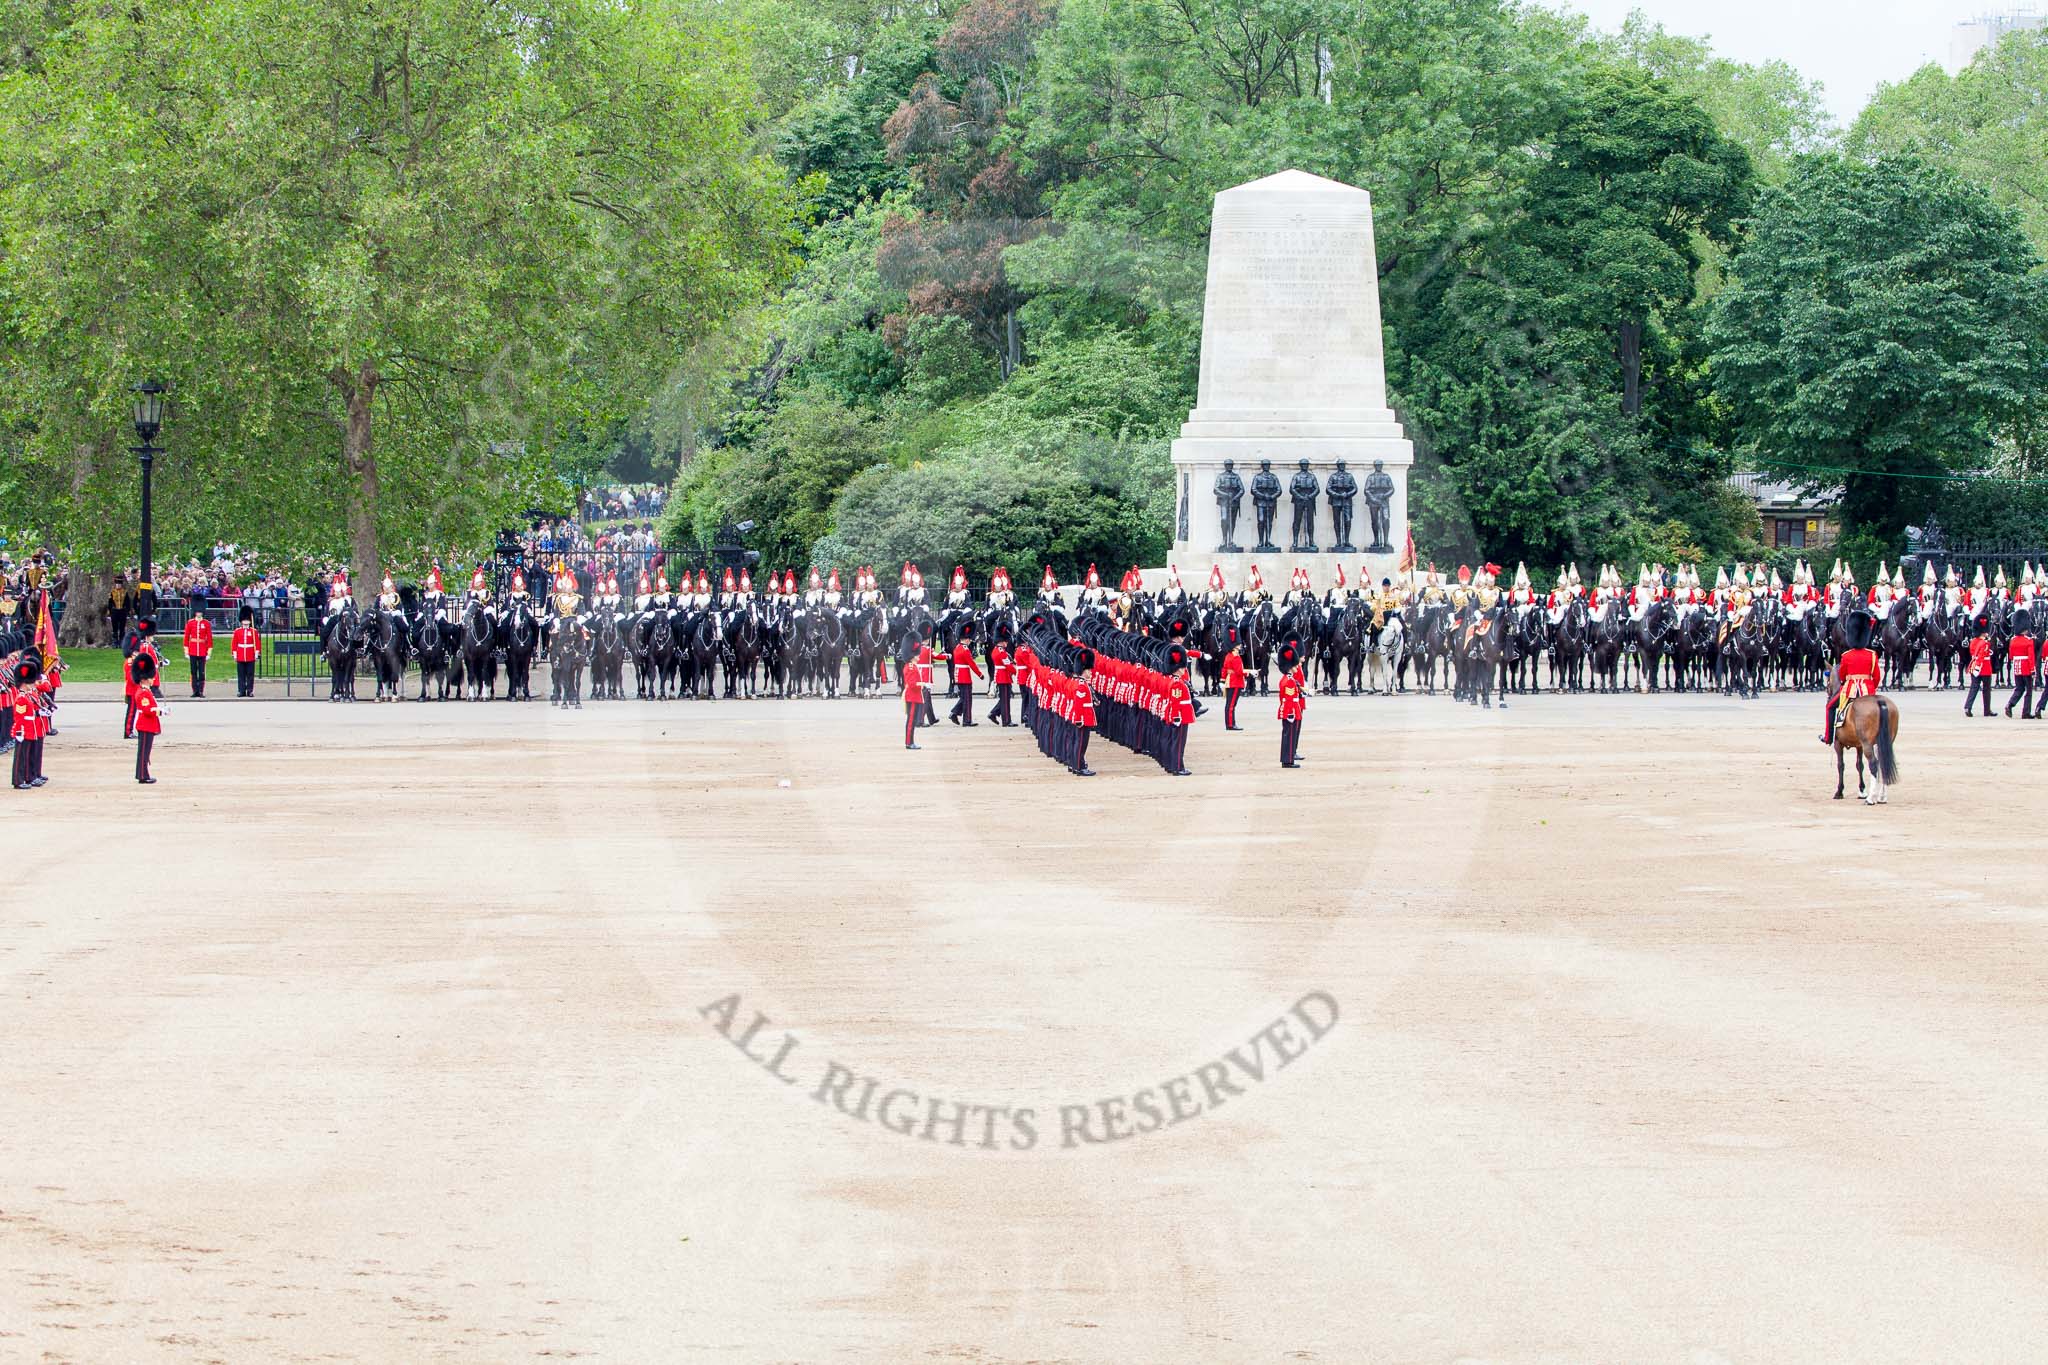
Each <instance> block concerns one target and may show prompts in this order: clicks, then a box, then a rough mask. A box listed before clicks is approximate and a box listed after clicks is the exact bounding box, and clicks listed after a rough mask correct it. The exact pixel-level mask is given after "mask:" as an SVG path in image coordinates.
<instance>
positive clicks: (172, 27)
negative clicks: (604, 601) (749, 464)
mask: <svg viewBox="0 0 2048 1365" xmlns="http://www.w3.org/2000/svg"><path fill="white" fill-rule="evenodd" d="M747 73H748V63H747V61H746V57H745V52H744V49H743V48H742V47H741V46H740V44H739V42H738V40H737V38H736V36H735V33H734V31H733V29H732V28H731V27H730V25H729V24H728V23H727V22H726V21H725V20H724V19H723V18H722V17H720V16H719V15H718V14H717V13H716V11H715V10H713V9H711V8H708V7H707V8H703V9H699V8H696V7H694V6H692V5H690V4H687V3H682V0H674V2H669V0H653V2H652V3H643V4H628V5H612V4H601V3H594V2H593V0H543V3H540V4H538V5H528V6H522V7H521V8H520V9H519V10H517V11H513V10H507V9H502V8H499V7H496V6H494V5H491V4H489V3H486V2H485V0H399V3H394V4H386V5H379V6H375V7H372V8H371V9H367V10H366V9H364V8H362V7H361V6H358V5H345V4H341V3H339V2H338V0H315V3H312V4H310V5H307V4H289V5H288V4H284V3H282V0H211V2H210V3H209V2H207V0H189V2H188V3H181V4H172V5H169V6H164V7H154V8H151V9H149V10H147V11H144V10H119V11H115V10H109V9H95V10H90V11H80V12H78V13H77V14H76V15H74V16H73V17H72V18H71V20H70V22H69V24H68V25H67V26H66V27H65V29H64V30H63V33H62V39H61V41H53V42H51V43H49V44H47V45H46V46H45V48H44V49H43V52H42V60H41V61H40V63H39V64H38V65H37V66H36V67H34V68H33V69H29V68H23V69H19V70H16V71H13V72H9V73H7V74H6V75H5V76H4V77H0V144H4V146H5V150H4V151H0V158H4V162H0V165H4V171H5V174H4V178H0V234H4V236H0V289H4V291H5V293H6V296H7V297H8V298H9V300H10V301H11V304H12V312H13V315H14V318H15V325H16V333H15V337H16V344H15V345H13V346H12V347H11V356H12V363H14V364H15V365H18V366H19V367H20V371H21V376H22V379H23V382H22V383H20V384H19V385H17V386H16V387H15V389H14V390H13V391H12V393H11V394H10V397H14V398H16V399H17V400H18V404H17V406H16V407H15V409H14V416H15V418H16V420H17V421H18V422H20V423H22V424H24V425H25V426H26V427H27V428H28V429H29V430H30V433H31V434H30V438H29V443H28V444H29V447H30V448H32V449H33V450H35V451H37V452H39V454H38V456H37V458H39V459H41V460H42V461H43V462H44V464H45V465H46V466H49V467H52V468H55V469H58V470H60V471H61V469H62V468H63V467H64V466H65V465H67V464H68V465H70V466H71V467H73V468H74V469H75V470H76V471H77V472H76V473H75V475H74V482H78V483H81V484H83V485H86V486H88V487H92V488H101V487H105V488H111V487H113V486H115V482H116V480H117V478H118V476H119V473H120V470H119V466H120V464H121V463H123V462H122V461H119V460H116V459H113V458H112V453H111V451H112V444H113V442H112V441H110V440H109V437H108V435H107V433H109V432H118V430H119V428H120V418H121V414H122V412H123V411H124V410H125V406H126V404H125V401H124V394H123V390H124V389H125V387H126V384H127V382H129V381H130V380H132V379H133V378H134V377H136V374H137V372H138V371H141V370H149V371H156V372H160V373H162V374H164V375H165V377H167V378H169V379H171V380H172V381H173V382H174V384H175V391H176V392H177V394H178V406H177V409H176V416H177V419H178V425H177V427H176V428H175V432H176V439H177V440H178V441H179V446H178V447H177V449H178V452H179V454H181V455H184V456H185V457H186V459H185V461H184V463H183V464H182V465H179V467H180V468H182V469H183V470H185V471H187V472H188V473H189V474H190V475H191V477H192V478H193V479H194V480H195V481H196V482H195V485H194V486H193V488H192V489H191V490H189V491H193V492H196V493H198V494H200V495H201V496H200V499H199V502H200V505H203V506H205V507H206V509H207V510H208V511H209V512H210V513H211V514H212V515H213V516H214V517H215V518H216V519H217V520H218V521H219V523H220V525H219V529H220V530H221V531H224V532H225V533H228V534H237V533H238V532H240V533H242V535H243V538H245V539H250V540H253V539H256V536H255V535H253V534H248V531H253V530H258V529H268V530H269V531H270V533H272V534H278V533H279V532H278V529H277V528H279V527H280V526H289V527H291V528H293V530H294V531H297V532H302V533H304V534H306V535H307V536H308V538H317V536H318V534H319V533H318V531H317V530H316V528H320V527H333V526H336V525H340V524H345V525H346V528H347V537H346V542H347V544H348V546H349V548H350V551H351V553H352V555H353V558H354V561H355V570H356V572H357V574H358V575H360V576H362V577H363V578H365V579H371V580H374V577H375V576H376V575H378V574H381V572H382V570H383V568H384V565H385V546H386V545H387V544H394V543H395V544H396V545H398V546H400V547H403V549H404V550H405V551H407V552H414V551H416V550H417V549H418V548H420V547H429V546H444V545H446V544H448V543H450V542H451V541H453V540H455V539H458V538H467V537H473V536H474V535H475V534H476V533H477V532H478V531H479V530H480V529H481V527H482V526H487V525H488V524H489V522H490V521H491V520H494V519H496V518H498V517H499V516H502V515H503V513H504V512H506V511H507V510H508V509H510V508H514V507H517V506H518V505H520V503H519V501H517V500H519V499H528V498H533V497H535V496H541V497H543V498H547V497H551V496H559V495H560V492H561V490H562V489H563V484H562V483H561V482H560V480H559V478H558V477H557V475H556V473H555V472H554V471H555V470H556V468H557V464H556V461H555V459H554V457H553V455H552V453H551V452H553V451H554V449H555V447H556V446H557V445H574V444H576V443H577V442H578V440H579V438H578V437H577V436H576V433H577V432H580V431H582V430H584V429H587V428H589V427H592V426H596V427H599V428H601V427H602V426H603V425H604V423H605V422H606V421H607V420H609V419H610V418H611V417H614V416H618V415H623V414H627V413H630V412H632V411H634V410H635V409H637V408H638V407H640V406H642V405H643V404H644V403H645V402H646V400H647V398H648V397H649V395H650V394H652V393H653V392H654V391H655V390H656V388H657V387H658V385H659V384H660V383H661V382H662V380H663V378H664V376H665V375H666V374H667V373H668V372H669V371H670V369H671V368H672V367H674V366H676V365H677V364H678V361H679V358H680V357H681V355H682V354H683V352H685V351H686V350H687V349H688V348H689V347H690V346H691V345H692V344H693V343H695V342H697V341H698V340H700V339H702V338H705V337H707V336H709V335H711V334H713V333H715V332H716V331H717V330H718V329H719V328H720V327H722V326H723V325H724V324H725V323H726V321H727V319H729V318H730V317H731V316H732V315H733V314H734V313H735V312H736V311H737V310H739V309H741V308H742V307H743V306H745V305H747V304H749V303H751V302H753V301H755V300H756V299H757V298H758V297H759V296H760V295H761V294H762V293H763V291H764V290H765V288H766V287H767V286H769V285H770V284H771V283H772V282H773V281H774V280H775V279H776V278H777V277H778V275H779V274H780V272H781V271H782V269H783V267H784V262H785V260H786V258H787V248H788V243H789V232H790V226H791V212H792V202H793V201H792V195H791V191H790V189H789V187H788V186H787V184H786V183H785V181H784V179H783V177H782V176H781V175H780V174H779V172H777V170H776V169H775V168H774V167H773V165H772V164H771V163H769V162H768V161H766V160H765V159H763V158H760V157H758V156H755V155H753V154H752V153H751V151H750V137H751V135H750V130H749V129H748V127H747V125H746V123H745V120H744V117H743V111H744V109H745V107H746V102H747V93H748V89H747V84H746V80H747ZM494 449H495V450H498V451H510V452H515V453H512V454H509V455H494V454H492V453H491V452H492V451H493V450H494ZM579 458H580V457H579ZM170 463H173V464H177V463H178V462H176V461H173V462H170ZM570 467H571V468H572V469H574V468H580V467H581V466H580V465H579V464H576V463H575V462H574V461H573V460H572V461H571V465H570ZM550 487H552V488H553V489H554V490H555V491H554V492H553V493H550V491H549V489H550ZM167 502H168V503H169V504H170V505H172V506H175V500H174V499H172V500H167ZM172 515H173V517H174V518H175V515H176V514H175V512H173V514H172ZM296 515H303V516H304V517H305V518H306V520H305V521H303V522H301V521H298V520H296ZM287 518H293V519H291V520H287ZM244 528H247V530H245V529H244Z"/></svg>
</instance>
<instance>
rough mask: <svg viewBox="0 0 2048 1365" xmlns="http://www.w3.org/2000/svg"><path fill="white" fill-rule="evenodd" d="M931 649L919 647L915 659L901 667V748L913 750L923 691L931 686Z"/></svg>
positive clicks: (922, 706)
mask: <svg viewBox="0 0 2048 1365" xmlns="http://www.w3.org/2000/svg"><path fill="white" fill-rule="evenodd" d="M931 666H932V647H931V646H930V645H920V646H918V650H917V657H916V658H915V659H912V660H911V661H910V662H909V663H907V664H905V665H903V747H904V748H906V749H915V748H917V747H918V744H917V722H918V719H919V716H920V714H921V713H922V712H923V711H924V694H925V689H926V688H928V687H929V686H931Z"/></svg>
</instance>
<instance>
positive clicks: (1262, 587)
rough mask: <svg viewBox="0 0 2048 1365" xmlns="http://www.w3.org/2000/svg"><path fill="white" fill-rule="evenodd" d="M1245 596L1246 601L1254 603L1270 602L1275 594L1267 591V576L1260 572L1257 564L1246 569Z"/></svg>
mask: <svg viewBox="0 0 2048 1365" xmlns="http://www.w3.org/2000/svg"><path fill="white" fill-rule="evenodd" d="M1244 596H1245V600H1246V601H1248V602H1251V603H1254V604H1256V603H1259V602H1269V601H1271V600H1272V598H1273V594H1271V593H1270V592H1267V591H1266V576H1265V575H1264V574H1262V573H1260V572H1259V566H1258V565H1256V564H1254V565H1252V566H1251V567H1250V568H1249V569H1247V570H1246V571H1245V575H1244Z"/></svg>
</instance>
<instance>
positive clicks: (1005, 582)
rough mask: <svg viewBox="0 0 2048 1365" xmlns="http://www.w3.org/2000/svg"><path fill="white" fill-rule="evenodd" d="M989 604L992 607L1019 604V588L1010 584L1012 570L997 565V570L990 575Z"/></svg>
mask: <svg viewBox="0 0 2048 1365" xmlns="http://www.w3.org/2000/svg"><path fill="white" fill-rule="evenodd" d="M988 604H989V605H990V606H992V607H996V608H1003V607H1013V606H1015V605H1016V604H1017V590H1016V589H1015V588H1014V587H1012V586H1010V571H1009V570H1008V569H1006V568H1004V567H1003V566H1002V565H1000V564H998V565H996V571H995V572H994V573H992V574H990V575H989V576H988Z"/></svg>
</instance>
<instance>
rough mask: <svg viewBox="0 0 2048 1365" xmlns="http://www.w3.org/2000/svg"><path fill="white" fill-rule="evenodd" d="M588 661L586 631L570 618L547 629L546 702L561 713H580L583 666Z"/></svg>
mask: <svg viewBox="0 0 2048 1365" xmlns="http://www.w3.org/2000/svg"><path fill="white" fill-rule="evenodd" d="M589 658H590V631H589V630H588V629H587V628H586V627H585V626H584V625H583V623H582V622H580V621H578V620H577V619H576V618H575V617H573V616H565V617H563V618H561V619H560V620H558V621H555V622H554V623H553V624H552V625H550V626H549V628H548V677H549V679H550V682H551V685H550V687H549V688H548V692H549V701H550V703H551V704H552V705H555V706H559V707H561V708H563V709H564V710H572V711H581V710H582V709H583V665H584V663H585V662H586V661H587V660H588V659H589Z"/></svg>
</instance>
